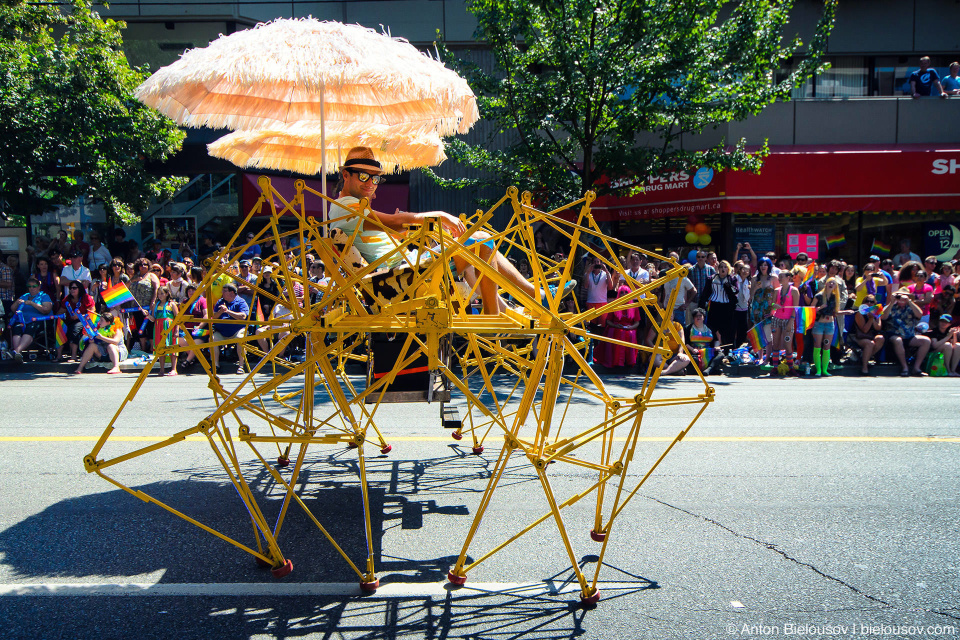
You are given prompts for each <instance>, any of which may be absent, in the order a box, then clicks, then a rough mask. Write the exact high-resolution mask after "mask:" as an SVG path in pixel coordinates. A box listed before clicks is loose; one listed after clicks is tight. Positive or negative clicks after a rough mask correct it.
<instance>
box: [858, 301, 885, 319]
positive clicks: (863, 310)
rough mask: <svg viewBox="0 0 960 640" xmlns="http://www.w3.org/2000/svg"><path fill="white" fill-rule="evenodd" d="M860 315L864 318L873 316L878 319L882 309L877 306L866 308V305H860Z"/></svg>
mask: <svg viewBox="0 0 960 640" xmlns="http://www.w3.org/2000/svg"><path fill="white" fill-rule="evenodd" d="M860 313H861V314H862V315H865V316H866V315H870V314H873V315H875V316H877V317H878V318H879V317H880V314H882V313H883V307H882V306H880V305H879V304H875V305H873V306H872V307H868V306H867V305H865V304H862V305H860Z"/></svg>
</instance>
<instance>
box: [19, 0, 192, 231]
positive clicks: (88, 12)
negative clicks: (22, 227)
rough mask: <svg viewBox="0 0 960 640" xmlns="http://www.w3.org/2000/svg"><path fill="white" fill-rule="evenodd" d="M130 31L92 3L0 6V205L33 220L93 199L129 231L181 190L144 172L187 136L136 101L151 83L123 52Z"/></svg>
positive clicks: (80, 0) (175, 181)
mask: <svg viewBox="0 0 960 640" xmlns="http://www.w3.org/2000/svg"><path fill="white" fill-rule="evenodd" d="M123 27H124V25H123V23H120V22H116V21H113V20H102V19H101V18H100V16H99V15H98V14H97V13H96V12H94V11H93V9H92V7H91V5H90V3H89V2H87V1H86V0H73V1H72V2H71V3H70V6H68V7H66V9H65V10H64V11H61V10H60V9H59V8H57V7H56V6H53V5H52V4H28V3H26V2H23V1H22V0H2V2H0V140H2V144H0V203H4V202H5V203H6V205H5V208H7V211H9V212H10V213H15V214H26V215H32V214H35V213H39V212H42V211H44V210H46V209H49V208H51V207H54V206H56V205H61V204H69V203H71V202H73V201H74V200H75V199H76V198H77V196H79V195H81V194H86V195H88V196H91V197H92V198H94V200H95V201H101V202H102V203H103V204H104V206H105V208H106V210H107V214H108V216H109V217H110V219H111V220H113V221H118V222H122V223H124V224H132V223H135V222H137V221H138V220H139V214H140V213H141V212H143V211H144V210H145V209H146V208H147V206H148V205H149V203H150V198H151V197H158V198H162V197H164V196H166V195H168V194H169V193H171V192H172V190H174V189H175V188H176V187H177V186H178V185H179V184H181V180H180V179H178V178H168V177H158V176H155V175H151V174H150V173H149V172H147V170H146V168H145V163H146V162H148V161H151V160H158V161H159V160H163V159H165V158H167V157H168V156H170V155H171V154H173V153H175V152H176V151H177V150H179V148H180V145H181V144H182V142H183V138H184V134H183V132H182V131H180V130H179V129H178V128H177V127H176V125H175V124H174V123H173V122H172V121H171V120H169V119H167V118H165V117H163V116H161V115H160V114H158V113H157V112H156V111H154V110H153V109H149V108H148V107H146V106H145V105H143V104H142V103H140V102H138V101H137V100H136V99H134V97H133V91H134V89H136V87H137V86H138V85H139V84H140V83H141V82H142V81H143V79H144V78H145V77H146V74H145V72H144V71H142V70H139V69H131V68H130V65H129V64H127V59H126V57H125V56H124V54H123V51H122V50H121V43H122V38H121V33H120V32H121V29H122V28H123Z"/></svg>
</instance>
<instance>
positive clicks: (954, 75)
mask: <svg viewBox="0 0 960 640" xmlns="http://www.w3.org/2000/svg"><path fill="white" fill-rule="evenodd" d="M941 84H942V85H943V92H944V93H946V94H947V95H948V96H960V62H951V63H950V75H948V76H944V77H943V82H942V83H941Z"/></svg>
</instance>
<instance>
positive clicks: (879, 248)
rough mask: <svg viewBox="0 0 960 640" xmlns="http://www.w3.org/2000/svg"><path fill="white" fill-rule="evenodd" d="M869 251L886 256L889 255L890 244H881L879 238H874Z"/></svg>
mask: <svg viewBox="0 0 960 640" xmlns="http://www.w3.org/2000/svg"><path fill="white" fill-rule="evenodd" d="M870 252H871V253H877V254H882V255H885V256H888V255H890V245H888V244H883V243H882V242H880V241H879V240H874V241H873V244H872V245H871V246H870Z"/></svg>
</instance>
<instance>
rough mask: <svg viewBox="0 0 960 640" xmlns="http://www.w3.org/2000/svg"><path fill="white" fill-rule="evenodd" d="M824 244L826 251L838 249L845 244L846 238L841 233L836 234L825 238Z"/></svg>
mask: <svg viewBox="0 0 960 640" xmlns="http://www.w3.org/2000/svg"><path fill="white" fill-rule="evenodd" d="M826 242H827V249H839V248H840V247H842V246H843V245H845V244H847V236H846V235H844V234H842V233H838V234H837V235H835V236H827V238H826Z"/></svg>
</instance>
